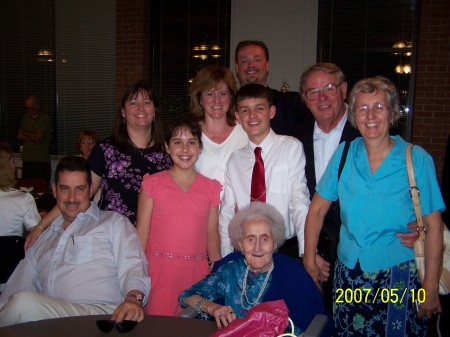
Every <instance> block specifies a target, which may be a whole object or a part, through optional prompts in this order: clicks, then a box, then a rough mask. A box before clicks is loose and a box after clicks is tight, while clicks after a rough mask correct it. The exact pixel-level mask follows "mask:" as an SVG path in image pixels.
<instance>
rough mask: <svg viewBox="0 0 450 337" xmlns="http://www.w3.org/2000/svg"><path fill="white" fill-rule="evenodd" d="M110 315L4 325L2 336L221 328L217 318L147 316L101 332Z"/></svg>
mask: <svg viewBox="0 0 450 337" xmlns="http://www.w3.org/2000/svg"><path fill="white" fill-rule="evenodd" d="M110 317H111V316H110V315H100V316H99V315H96V316H79V317H66V318H56V319H46V320H42V321H36V322H29V323H22V324H17V325H11V326H8V327H4V328H0V337H114V336H121V337H180V336H183V337H207V336H210V335H211V334H212V333H214V332H215V331H217V326H216V323H215V322H212V321H202V320H198V319H193V318H181V317H167V316H149V315H147V316H145V319H144V321H142V322H141V323H139V324H138V325H136V327H135V328H134V330H132V331H130V332H127V333H120V332H118V331H117V330H116V329H113V330H111V332H109V333H105V332H101V331H100V330H99V329H98V328H97V325H96V324H95V321H96V320H97V319H109V318H110Z"/></svg>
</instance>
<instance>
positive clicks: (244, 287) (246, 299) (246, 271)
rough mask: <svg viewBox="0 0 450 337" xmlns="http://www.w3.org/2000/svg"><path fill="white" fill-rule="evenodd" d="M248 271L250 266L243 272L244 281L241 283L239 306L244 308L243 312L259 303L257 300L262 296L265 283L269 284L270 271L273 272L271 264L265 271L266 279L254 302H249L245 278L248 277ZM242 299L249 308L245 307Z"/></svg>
mask: <svg viewBox="0 0 450 337" xmlns="http://www.w3.org/2000/svg"><path fill="white" fill-rule="evenodd" d="M249 270H250V266H248V265H247V269H246V270H245V275H244V281H243V282H242V292H241V306H242V308H244V309H245V310H250V309H251V308H252V307H253V306H254V305H255V304H256V303H258V302H259V300H260V298H261V296H262V294H263V292H264V289H266V286H267V282H269V278H270V274H272V270H273V262H272V264H271V265H270V268H269V270H268V271H267V275H266V277H265V279H264V282H263V284H262V286H261V289H260V291H259V294H258V296H257V297H256V299H255V300H254V301H250V300H249V299H248V296H247V277H248V272H249ZM244 298H245V302H246V303H247V304H249V307H247V306H246V305H245V304H244Z"/></svg>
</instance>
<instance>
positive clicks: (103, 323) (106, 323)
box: [96, 319, 114, 332]
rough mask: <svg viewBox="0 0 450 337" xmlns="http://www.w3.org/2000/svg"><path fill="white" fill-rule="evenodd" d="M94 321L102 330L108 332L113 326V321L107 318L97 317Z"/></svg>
mask: <svg viewBox="0 0 450 337" xmlns="http://www.w3.org/2000/svg"><path fill="white" fill-rule="evenodd" d="M96 323H97V327H98V328H99V329H100V331H102V332H110V331H111V330H112V328H114V321H110V320H107V319H99V320H98V321H97V322H96Z"/></svg>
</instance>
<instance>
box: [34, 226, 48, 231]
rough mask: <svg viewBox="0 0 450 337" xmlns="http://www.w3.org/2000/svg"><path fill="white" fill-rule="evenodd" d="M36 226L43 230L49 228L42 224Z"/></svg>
mask: <svg viewBox="0 0 450 337" xmlns="http://www.w3.org/2000/svg"><path fill="white" fill-rule="evenodd" d="M36 228H39V229H42V230H43V231H44V230H46V229H47V227H44V226H42V225H39V226H36Z"/></svg>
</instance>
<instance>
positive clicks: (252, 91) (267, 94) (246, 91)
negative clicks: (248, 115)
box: [236, 83, 273, 106]
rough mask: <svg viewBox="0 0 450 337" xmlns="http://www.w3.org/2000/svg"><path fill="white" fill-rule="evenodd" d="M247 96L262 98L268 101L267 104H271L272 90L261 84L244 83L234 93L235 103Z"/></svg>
mask: <svg viewBox="0 0 450 337" xmlns="http://www.w3.org/2000/svg"><path fill="white" fill-rule="evenodd" d="M248 98H263V99H266V100H267V101H268V102H269V106H272V105H273V92H272V90H271V89H269V88H267V87H266V86H265V85H262V84H256V83H251V84H246V85H243V86H242V87H241V88H240V89H239V90H238V91H237V93H236V105H237V104H238V103H239V102H241V101H243V100H244V99H248Z"/></svg>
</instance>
